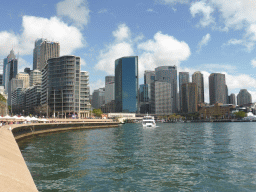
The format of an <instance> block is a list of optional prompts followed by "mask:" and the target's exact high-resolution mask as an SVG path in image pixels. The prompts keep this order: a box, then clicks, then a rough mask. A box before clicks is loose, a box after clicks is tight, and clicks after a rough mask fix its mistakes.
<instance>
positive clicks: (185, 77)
mask: <svg viewBox="0 0 256 192" xmlns="http://www.w3.org/2000/svg"><path fill="white" fill-rule="evenodd" d="M185 83H189V73H188V72H179V97H180V98H179V99H180V101H179V102H180V106H179V111H183V102H182V88H181V87H182V85H183V84H185Z"/></svg>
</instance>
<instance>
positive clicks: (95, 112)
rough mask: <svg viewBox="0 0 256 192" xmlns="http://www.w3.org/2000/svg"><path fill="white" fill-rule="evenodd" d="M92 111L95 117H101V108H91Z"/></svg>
mask: <svg viewBox="0 0 256 192" xmlns="http://www.w3.org/2000/svg"><path fill="white" fill-rule="evenodd" d="M92 113H93V114H94V115H95V116H96V117H101V114H102V111H101V109H93V110H92Z"/></svg>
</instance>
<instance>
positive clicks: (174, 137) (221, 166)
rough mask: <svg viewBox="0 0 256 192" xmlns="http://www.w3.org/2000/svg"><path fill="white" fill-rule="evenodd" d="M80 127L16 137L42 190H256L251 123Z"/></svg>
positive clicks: (254, 126) (255, 148)
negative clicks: (81, 128) (28, 137)
mask: <svg viewBox="0 0 256 192" xmlns="http://www.w3.org/2000/svg"><path fill="white" fill-rule="evenodd" d="M158 126H159V127H157V128H143V127H142V126H141V125H140V124H125V125H122V126H120V127H119V128H108V129H92V130H79V131H70V132H62V133H54V134H48V135H44V136H37V137H34V138H30V139H27V140H25V141H22V142H19V145H20V148H21V150H22V154H23V156H24V158H25V160H26V163H27V165H28V167H29V169H30V171H31V174H32V176H33V178H34V181H35V183H36V185H37V187H38V189H39V190H40V191H256V123H252V122H249V123H180V124H179V123H176V124H168V123H167V124H165V123H163V124H158Z"/></svg>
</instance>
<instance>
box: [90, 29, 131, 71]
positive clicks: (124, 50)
mask: <svg viewBox="0 0 256 192" xmlns="http://www.w3.org/2000/svg"><path fill="white" fill-rule="evenodd" d="M113 36H114V37H115V42H114V43H112V44H109V45H108V46H107V47H106V48H105V49H104V50H102V51H101V52H100V55H99V61H98V63H97V64H96V66H95V68H96V69H98V70H102V71H105V72H106V73H107V74H110V75H113V74H114V73H115V71H114V66H115V60H116V59H118V58H120V57H125V56H131V55H134V51H133V45H132V42H131V32H130V29H129V28H128V27H127V26H126V25H125V24H121V25H119V26H118V29H117V30H116V31H114V32H113Z"/></svg>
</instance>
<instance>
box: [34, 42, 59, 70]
mask: <svg viewBox="0 0 256 192" xmlns="http://www.w3.org/2000/svg"><path fill="white" fill-rule="evenodd" d="M59 56H60V44H59V43H58V42H51V41H47V40H46V39H38V40H36V42H35V48H34V54H33V70H35V69H37V70H39V71H41V70H42V69H43V68H44V66H45V65H46V63H47V60H48V59H50V58H56V57H59Z"/></svg>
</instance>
